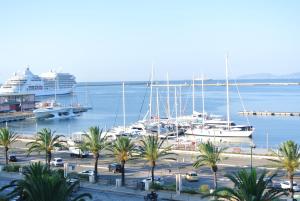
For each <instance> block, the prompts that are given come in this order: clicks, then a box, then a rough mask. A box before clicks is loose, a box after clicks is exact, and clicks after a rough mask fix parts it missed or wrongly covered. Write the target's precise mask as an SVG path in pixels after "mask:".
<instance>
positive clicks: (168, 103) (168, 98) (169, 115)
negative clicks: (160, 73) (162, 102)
mask: <svg viewBox="0 0 300 201" xmlns="http://www.w3.org/2000/svg"><path fill="white" fill-rule="evenodd" d="M167 115H168V119H170V118H171V114H170V86H169V73H167Z"/></svg>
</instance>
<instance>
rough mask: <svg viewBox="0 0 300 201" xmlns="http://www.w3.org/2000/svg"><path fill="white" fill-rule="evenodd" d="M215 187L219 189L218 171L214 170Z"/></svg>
mask: <svg viewBox="0 0 300 201" xmlns="http://www.w3.org/2000/svg"><path fill="white" fill-rule="evenodd" d="M214 188H215V190H216V189H217V171H214Z"/></svg>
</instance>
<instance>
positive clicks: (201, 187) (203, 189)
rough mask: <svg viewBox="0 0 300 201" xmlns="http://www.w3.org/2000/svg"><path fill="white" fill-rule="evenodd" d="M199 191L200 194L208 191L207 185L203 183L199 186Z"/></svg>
mask: <svg viewBox="0 0 300 201" xmlns="http://www.w3.org/2000/svg"><path fill="white" fill-rule="evenodd" d="M199 192H200V193H201V194H207V193H209V186H208V185H207V184H203V185H201V186H200V187H199Z"/></svg>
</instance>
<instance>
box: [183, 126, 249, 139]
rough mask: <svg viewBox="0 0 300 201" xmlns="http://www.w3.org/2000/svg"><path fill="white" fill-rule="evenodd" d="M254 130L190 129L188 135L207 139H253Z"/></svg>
mask: <svg viewBox="0 0 300 201" xmlns="http://www.w3.org/2000/svg"><path fill="white" fill-rule="evenodd" d="M253 132H254V131H253V130H226V129H201V128H196V129H188V130H187V131H186V132H185V133H186V134H187V135H195V136H207V137H251V136H252V134H253Z"/></svg>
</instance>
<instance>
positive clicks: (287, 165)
mask: <svg viewBox="0 0 300 201" xmlns="http://www.w3.org/2000/svg"><path fill="white" fill-rule="evenodd" d="M274 154H275V155H276V156H277V157H278V159H275V160H271V161H273V162H275V163H277V165H278V167H280V168H282V169H285V170H286V171H287V173H288V178H289V180H290V185H291V186H290V192H291V198H292V199H293V198H294V189H293V182H294V174H295V171H296V170H297V169H298V168H299V167H300V146H299V145H298V144H297V143H295V142H294V141H291V140H288V141H285V142H283V143H282V144H281V145H280V146H279V148H278V152H274Z"/></svg>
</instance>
